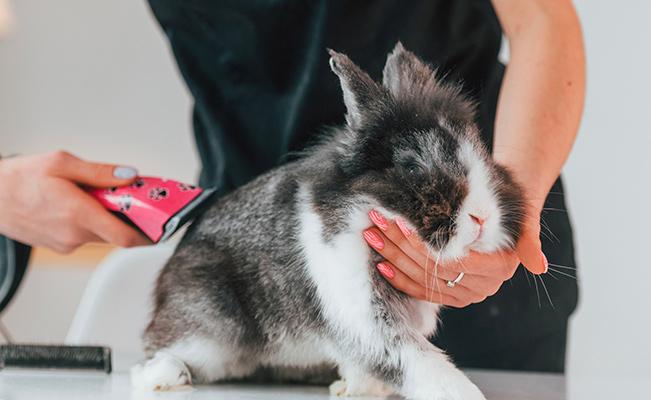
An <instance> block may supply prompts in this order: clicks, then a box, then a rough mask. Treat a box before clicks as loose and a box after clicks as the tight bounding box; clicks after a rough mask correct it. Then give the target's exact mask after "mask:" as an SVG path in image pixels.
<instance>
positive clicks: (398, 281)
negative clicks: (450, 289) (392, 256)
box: [377, 260, 464, 307]
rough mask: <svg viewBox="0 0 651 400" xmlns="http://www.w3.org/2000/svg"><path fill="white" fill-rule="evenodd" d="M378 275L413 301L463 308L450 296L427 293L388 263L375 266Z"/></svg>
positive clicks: (460, 302)
mask: <svg viewBox="0 0 651 400" xmlns="http://www.w3.org/2000/svg"><path fill="white" fill-rule="evenodd" d="M377 269H378V271H379V272H380V274H381V275H382V276H383V277H384V278H385V279H386V280H387V281H388V282H389V284H391V286H393V287H394V288H396V289H398V290H399V291H401V292H403V293H405V294H407V295H408V296H411V297H413V298H415V299H419V300H425V301H428V302H430V303H437V304H442V305H446V306H451V307H463V306H464V301H463V300H460V299H458V298H456V297H454V296H452V295H450V294H446V293H441V292H436V291H428V290H426V289H425V288H424V287H423V286H421V285H420V284H418V283H417V282H415V281H414V280H413V279H411V278H410V277H409V276H408V275H406V274H405V273H403V272H402V271H400V269H398V268H396V267H395V265H393V264H392V263H391V262H389V261H386V260H384V261H382V262H380V263H379V264H378V265H377Z"/></svg>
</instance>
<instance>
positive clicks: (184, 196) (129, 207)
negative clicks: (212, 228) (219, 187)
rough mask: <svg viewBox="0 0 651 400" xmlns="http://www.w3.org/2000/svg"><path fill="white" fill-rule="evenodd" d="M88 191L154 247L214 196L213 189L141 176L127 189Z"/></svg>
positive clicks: (114, 188)
mask: <svg viewBox="0 0 651 400" xmlns="http://www.w3.org/2000/svg"><path fill="white" fill-rule="evenodd" d="M87 191H88V193H90V194H91V195H92V196H93V197H95V198H96V199H97V200H99V202H100V203H102V205H103V206H104V207H105V208H107V209H108V210H110V211H112V212H114V213H115V214H116V215H118V216H119V217H120V218H121V219H123V220H124V221H126V222H127V223H129V224H130V225H132V226H135V227H136V228H138V229H139V230H140V231H142V232H143V233H144V234H145V235H146V236H147V237H148V238H149V239H151V241H152V242H154V243H158V242H159V241H163V240H166V239H168V238H169V237H170V236H172V234H173V233H174V232H176V231H177V230H178V229H179V228H180V227H182V226H183V225H184V224H185V223H186V222H188V221H190V220H191V219H193V218H194V217H195V216H196V215H197V214H198V213H199V212H200V211H201V210H203V209H204V208H205V207H204V206H205V205H206V204H208V203H209V200H210V199H211V198H212V197H213V194H214V193H215V189H213V188H207V189H203V188H200V187H197V186H193V185H188V184H185V183H181V182H178V181H174V180H171V179H163V178H155V177H144V176H143V177H139V178H138V179H136V180H135V181H134V182H133V183H132V184H131V185H128V186H121V187H112V188H108V189H96V188H92V189H88V190H87Z"/></svg>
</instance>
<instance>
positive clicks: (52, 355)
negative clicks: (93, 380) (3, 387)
mask: <svg viewBox="0 0 651 400" xmlns="http://www.w3.org/2000/svg"><path fill="white" fill-rule="evenodd" d="M2 368H46V369H49V368H56V369H84V370H96V371H104V372H106V373H107V374H109V373H111V349H109V348H108V347H96V346H54V345H36V344H7V345H1V346H0V369H2Z"/></svg>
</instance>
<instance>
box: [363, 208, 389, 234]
mask: <svg viewBox="0 0 651 400" xmlns="http://www.w3.org/2000/svg"><path fill="white" fill-rule="evenodd" d="M368 216H369V218H371V221H373V223H374V224H375V225H376V226H377V227H378V228H380V229H382V230H383V231H386V230H387V229H388V228H389V224H388V223H387V220H386V219H385V218H384V216H382V214H380V213H379V212H377V211H375V210H371V211H369V213H368Z"/></svg>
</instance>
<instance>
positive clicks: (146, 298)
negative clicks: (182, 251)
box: [66, 242, 176, 371]
mask: <svg viewBox="0 0 651 400" xmlns="http://www.w3.org/2000/svg"><path fill="white" fill-rule="evenodd" d="M175 246H176V243H175V242H174V243H170V242H168V243H164V244H160V245H157V246H147V247H138V248H133V249H121V250H116V251H114V252H113V253H111V254H110V255H109V256H108V257H106V259H104V260H103V261H102V262H101V263H100V265H99V266H98V267H97V269H96V271H95V272H94V273H93V275H92V277H91V278H90V280H89V282H88V285H87V286H86V289H85V290H84V294H83V296H82V298H81V301H80V302H79V306H78V308H77V312H76V314H75V316H74V318H73V320H72V323H71V325H70V330H69V331H68V335H67V337H66V344H72V345H77V344H78V345H104V346H109V347H110V348H111V350H112V354H113V360H112V361H113V369H114V370H115V371H128V369H129V368H130V367H131V366H132V365H133V364H135V363H136V362H138V361H140V360H142V358H143V357H144V354H143V352H142V345H141V335H142V332H143V330H144V329H145V327H146V325H147V323H148V321H149V313H150V310H151V294H152V290H153V287H154V282H155V280H156V278H157V276H158V272H159V271H160V270H161V268H162V267H163V266H164V265H165V262H166V261H167V259H168V258H169V257H170V256H171V255H172V252H173V251H174V248H175Z"/></svg>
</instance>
